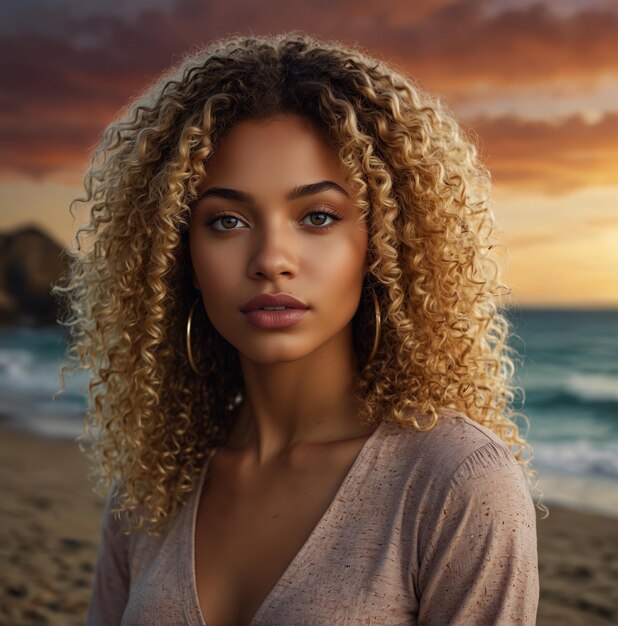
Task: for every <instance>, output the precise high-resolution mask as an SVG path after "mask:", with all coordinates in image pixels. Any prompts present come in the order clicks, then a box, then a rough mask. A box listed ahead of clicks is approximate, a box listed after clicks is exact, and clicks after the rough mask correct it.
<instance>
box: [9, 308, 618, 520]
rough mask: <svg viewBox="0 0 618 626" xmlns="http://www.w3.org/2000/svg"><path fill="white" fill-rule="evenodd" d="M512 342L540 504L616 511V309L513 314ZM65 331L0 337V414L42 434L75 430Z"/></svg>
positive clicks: (74, 391)
mask: <svg viewBox="0 0 618 626" xmlns="http://www.w3.org/2000/svg"><path fill="white" fill-rule="evenodd" d="M509 317H510V319H511V322H512V325H513V329H514V333H515V334H514V336H513V338H512V341H511V343H512V344H513V346H514V347H515V348H516V349H517V351H518V352H519V353H520V354H521V356H522V363H518V364H517V374H516V377H517V382H518V384H520V385H521V386H522V387H523V388H524V390H525V404H524V407H523V412H524V413H525V414H526V415H527V416H528V417H529V418H530V421H531V429H530V431H529V434H528V437H529V440H530V442H531V443H532V445H533V446H534V450H535V457H534V465H535V467H536V469H537V470H538V471H539V474H540V478H541V482H540V487H541V489H542V490H543V491H544V492H545V494H546V498H547V501H549V502H551V501H558V502H561V503H563V504H570V505H573V506H579V507H580V508H588V509H598V510H602V511H605V512H609V513H612V514H615V515H618V311H569V310H534V309H516V310H511V311H510V312H509ZM64 349H65V335H64V329H62V328H60V327H58V328H49V329H23V328H15V329H5V330H3V331H2V332H0V416H2V417H3V418H4V419H5V420H9V421H10V422H11V423H13V424H14V425H16V426H19V427H22V428H26V429H28V430H32V431H35V432H38V433H39V434H42V435H45V436H48V437H56V438H63V439H74V438H75V437H77V436H78V435H79V434H81V432H82V430H81V429H82V415H83V412H84V409H85V407H86V399H85V390H86V385H87V378H86V375H85V373H81V375H78V376H77V377H75V378H68V379H67V381H66V382H67V391H66V392H65V393H63V394H61V395H58V396H56V397H55V398H54V399H53V400H52V396H53V395H54V393H55V392H56V391H57V390H58V389H59V387H60V377H59V373H58V372H59V368H60V365H61V363H62V360H63V354H64Z"/></svg>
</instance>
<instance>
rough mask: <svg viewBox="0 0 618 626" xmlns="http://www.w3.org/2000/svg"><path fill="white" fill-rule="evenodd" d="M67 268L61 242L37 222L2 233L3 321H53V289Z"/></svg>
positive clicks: (55, 312)
mask: <svg viewBox="0 0 618 626" xmlns="http://www.w3.org/2000/svg"><path fill="white" fill-rule="evenodd" d="M67 269H68V255H67V254H66V253H65V252H64V249H63V248H62V246H60V245H59V244H58V243H56V242H55V241H54V240H53V239H52V238H51V237H50V236H49V235H47V234H46V233H44V232H43V231H42V230H40V229H39V228H37V227H35V226H27V227H24V228H19V229H17V230H14V231H12V232H8V233H0V324H2V325H8V324H11V325H15V324H17V325H29V326H40V325H47V324H54V323H55V321H56V319H57V317H58V303H57V301H56V299H55V298H54V297H52V295H51V293H50V290H51V285H52V284H53V283H56V282H58V280H59V279H60V276H61V275H62V274H64V273H65V271H66V270H67Z"/></svg>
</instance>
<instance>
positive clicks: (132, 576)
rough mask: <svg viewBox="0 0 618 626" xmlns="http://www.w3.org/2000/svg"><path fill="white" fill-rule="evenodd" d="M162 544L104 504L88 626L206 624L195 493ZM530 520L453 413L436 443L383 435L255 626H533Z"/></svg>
mask: <svg viewBox="0 0 618 626" xmlns="http://www.w3.org/2000/svg"><path fill="white" fill-rule="evenodd" d="M207 465H208V463H206V464H205V465H204V468H203V470H202V473H201V476H200V480H199V483H198V488H197V489H196V491H194V492H193V493H192V494H191V496H190V497H189V499H188V500H187V502H186V506H185V507H184V508H183V509H182V510H181V511H180V512H179V514H178V515H176V516H175V517H174V518H173V519H172V520H171V522H170V524H169V526H168V528H167V530H166V533H165V534H164V535H163V536H162V537H159V538H154V537H148V535H147V534H146V533H137V534H133V535H131V536H129V537H126V536H124V535H122V534H119V529H120V524H121V522H119V521H118V520H116V519H115V517H114V516H113V515H111V513H110V509H111V507H112V502H111V500H110V499H109V498H108V502H107V504H106V508H105V512H104V517H103V523H102V530H101V542H100V547H99V554H98V558H97V563H96V569H95V578H94V586H93V589H92V595H91V598H90V605H89V609H88V615H87V624H89V625H103V624H105V625H114V626H116V625H118V624H123V625H138V624H139V625H153V626H154V625H156V626H163V625H171V624H191V625H197V624H204V623H205V622H204V618H203V616H202V614H201V611H200V608H199V603H198V599H197V591H196V585H195V563H194V528H195V519H196V512H197V504H198V494H199V493H200V492H201V489H202V487H203V484H204V479H205V476H206V470H207ZM538 595H539V582H538V565H537V545H536V516H535V510H534V504H533V502H532V498H531V496H530V493H529V491H528V487H527V483H526V481H525V479H524V476H523V473H522V470H521V469H520V467H519V466H518V465H517V463H516V461H515V460H514V459H513V457H512V455H511V453H510V452H509V450H508V448H507V447H506V446H505V445H504V444H503V443H502V442H501V441H500V439H499V438H498V437H497V436H496V435H494V434H493V433H492V432H491V431H490V430H488V429H487V428H484V427H483V426H480V425H479V424H477V423H475V422H473V421H471V420H470V419H468V418H467V417H465V416H462V415H456V414H446V415H445V416H443V417H442V418H441V419H440V421H439V422H438V424H437V425H436V426H435V428H433V429H432V430H430V431H427V432H419V431H416V430H414V429H412V428H404V427H401V426H399V425H398V424H396V423H392V422H383V423H382V424H380V426H379V427H378V428H377V430H376V431H375V432H374V433H373V434H372V435H371V437H370V438H369V439H368V440H367V441H366V443H365V444H364V446H363V448H362V449H361V451H360V453H359V454H358V456H357V457H356V460H355V461H354V463H353V465H352V467H351V468H350V470H349V472H348V474H347V475H346V477H345V479H344V480H343V482H342V483H341V485H340V487H339V490H338V491H337V494H336V495H335V497H334V499H333V501H332V502H331V504H330V506H329V508H328V509H327V511H326V512H325V513H324V515H323V517H322V518H321V520H320V521H319V523H318V524H317V526H316V527H315V528H314V529H313V531H312V533H311V535H310V536H309V538H308V539H307V541H306V542H305V544H304V545H303V547H302V548H301V549H300V551H299V552H298V554H297V555H296V556H295V557H294V559H293V560H292V562H291V563H290V564H289V566H288V568H287V569H286V571H285V572H284V573H283V575H282V576H281V578H280V579H279V580H278V582H277V583H276V585H275V586H274V588H273V589H272V590H271V592H270V593H269V595H268V596H267V597H266V598H265V600H264V602H263V604H262V605H261V607H260V608H259V610H258V612H257V613H256V615H255V616H254V617H253V619H252V621H251V624H252V625H257V624H433V625H442V624H479V625H481V624H534V623H535V619H536V610H537V604H538Z"/></svg>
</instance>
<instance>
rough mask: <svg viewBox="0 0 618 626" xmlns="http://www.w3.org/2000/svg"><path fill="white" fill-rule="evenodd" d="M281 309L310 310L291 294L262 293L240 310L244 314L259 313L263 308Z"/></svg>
mask: <svg viewBox="0 0 618 626" xmlns="http://www.w3.org/2000/svg"><path fill="white" fill-rule="evenodd" d="M273 306H276V307H281V306H284V307H286V309H308V308H309V307H308V306H307V305H306V304H305V303H304V302H303V301H302V300H299V299H298V298H295V297H294V296H292V295H290V294H289V293H261V294H260V295H259V296H256V297H255V298H252V299H251V300H249V302H246V303H245V304H244V305H243V307H242V308H241V309H240V310H241V311H242V312H243V313H248V312H250V311H257V310H258V309H262V308H263V307H273Z"/></svg>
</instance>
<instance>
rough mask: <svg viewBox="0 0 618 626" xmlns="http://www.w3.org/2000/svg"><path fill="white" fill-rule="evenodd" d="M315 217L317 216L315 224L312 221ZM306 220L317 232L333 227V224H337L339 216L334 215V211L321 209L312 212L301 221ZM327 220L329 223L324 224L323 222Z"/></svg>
mask: <svg viewBox="0 0 618 626" xmlns="http://www.w3.org/2000/svg"><path fill="white" fill-rule="evenodd" d="M315 216H317V223H316V221H315V220H314V217H315ZM307 218H309V219H310V221H311V223H310V224H309V225H310V226H316V227H317V228H318V229H319V230H326V229H327V228H331V227H332V226H334V224H335V222H338V221H339V220H340V219H341V215H339V214H338V213H335V212H334V211H330V210H327V209H323V210H321V211H312V212H311V213H309V214H308V215H306V216H305V217H304V218H303V221H304V220H306V219H307ZM328 219H330V220H331V221H330V222H328V223H326V224H325V222H324V220H328Z"/></svg>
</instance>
